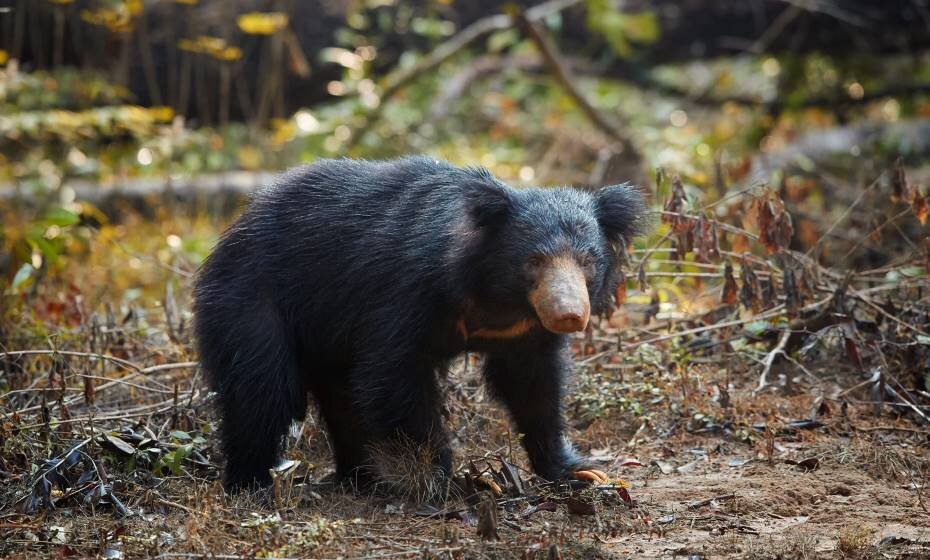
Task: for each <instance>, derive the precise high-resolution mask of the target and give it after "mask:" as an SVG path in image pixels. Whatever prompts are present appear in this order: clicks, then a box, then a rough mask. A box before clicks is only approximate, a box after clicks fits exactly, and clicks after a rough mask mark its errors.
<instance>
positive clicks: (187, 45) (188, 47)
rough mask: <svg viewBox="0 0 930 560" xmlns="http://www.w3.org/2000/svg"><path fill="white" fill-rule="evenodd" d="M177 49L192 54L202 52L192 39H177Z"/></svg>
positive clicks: (198, 44)
mask: <svg viewBox="0 0 930 560" xmlns="http://www.w3.org/2000/svg"><path fill="white" fill-rule="evenodd" d="M178 48H179V49H181V50H182V51H187V52H192V53H200V52H203V46H202V45H201V44H200V43H198V42H197V41H194V40H193V39H178Z"/></svg>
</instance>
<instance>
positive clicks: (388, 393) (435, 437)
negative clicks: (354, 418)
mask: <svg viewBox="0 0 930 560" xmlns="http://www.w3.org/2000/svg"><path fill="white" fill-rule="evenodd" d="M410 354H413V352H411V353H410ZM364 363H366V364H371V365H368V366H365V367H361V368H357V369H356V370H354V371H353V372H352V382H353V388H354V391H355V393H356V403H357V405H358V407H359V408H358V410H359V411H360V413H361V415H362V419H363V423H364V426H365V427H366V429H367V430H368V431H369V432H370V434H371V436H370V442H371V443H370V445H369V449H370V451H371V463H372V469H373V475H374V476H375V477H376V479H377V482H378V483H383V484H385V485H386V486H387V487H388V488H389V489H390V490H391V491H397V492H400V493H402V494H407V495H408V496H410V497H413V498H416V499H420V500H427V499H434V498H437V497H440V496H442V495H444V494H445V493H446V492H448V490H449V483H450V480H451V478H450V476H451V474H452V450H451V448H450V447H449V435H448V433H447V432H446V429H445V426H444V425H443V421H442V395H441V393H440V390H439V387H438V384H437V382H436V373H435V367H434V366H433V365H431V364H423V363H416V362H415V361H408V362H404V361H396V360H391V359H368V360H365V361H364ZM375 364H376V365H375Z"/></svg>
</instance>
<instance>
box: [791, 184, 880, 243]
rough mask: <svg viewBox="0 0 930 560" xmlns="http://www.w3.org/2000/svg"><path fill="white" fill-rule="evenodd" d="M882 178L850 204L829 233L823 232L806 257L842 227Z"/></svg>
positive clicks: (830, 228)
mask: <svg viewBox="0 0 930 560" xmlns="http://www.w3.org/2000/svg"><path fill="white" fill-rule="evenodd" d="M882 176H884V173H882V174H880V175H879V176H878V177H876V178H875V180H874V181H872V184H870V185H869V186H868V187H866V188H865V189H864V190H863V191H862V192H861V193H859V196H858V197H856V200H854V201H853V202H852V204H850V205H849V207H848V208H846V210H845V211H844V212H843V214H842V215H841V216H840V217H839V218H837V219H836V221H835V222H833V223H832V224H831V225H830V227H829V228H827V231H825V232H823V235H821V236H820V239H818V240H817V243H814V244H813V245H812V246H811V248H810V249H808V250H807V252H806V253H804V256H805V257H809V256H810V255H811V253H813V252H814V251H815V250H816V249H817V248H818V247H820V244H821V243H823V241H824V240H825V239H827V237H829V236H830V233H831V232H833V230H834V229H836V227H837V226H838V225H840V224H841V223H842V222H843V220H845V219H846V217H847V216H849V214H851V213H852V211H853V209H855V208H856V206H859V203H860V202H862V200H863V199H864V198H865V196H866V195H867V194H869V193H870V192H872V189H874V188H875V186H876V185H878V180H879V179H881V178H882Z"/></svg>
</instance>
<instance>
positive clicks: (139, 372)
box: [0, 350, 200, 414]
mask: <svg viewBox="0 0 930 560" xmlns="http://www.w3.org/2000/svg"><path fill="white" fill-rule="evenodd" d="M55 354H59V355H64V356H76V357H82V358H93V359H98V360H105V361H109V362H112V363H115V364H117V365H119V366H121V367H124V368H126V369H130V370H132V373H130V374H129V375H126V376H123V377H121V378H118V379H113V380H111V381H108V382H107V383H104V384H103V385H100V386H99V387H95V388H94V390H95V391H97V392H99V391H102V390H104V389H108V388H110V387H113V386H115V385H119V384H124V383H127V382H128V381H129V380H130V379H134V378H136V377H139V376H145V375H149V374H152V373H156V372H160V371H167V370H172V369H185V368H196V367H200V362H175V363H170V364H158V365H155V366H149V367H146V368H143V367H140V366H138V365H136V364H134V363H132V362H130V361H128V360H123V359H121V358H117V357H115V356H109V355H106V354H94V353H91V352H75V351H69V350H17V351H12V352H0V359H4V358H6V357H7V356H10V357H15V356H30V355H55ZM11 394H12V392H10V393H5V394H3V395H0V400H2V399H4V398H6V397H7V396H9V395H11ZM81 398H83V396H82V395H78V396H73V397H69V398H67V399H65V400H64V404H65V405H66V406H71V405H73V404H74V403H76V402H78V401H79V400H80V399H81ZM40 408H41V406H40V405H36V406H31V407H27V408H24V409H22V410H18V411H17V413H19V414H26V413H28V412H33V411H36V410H39V409H40Z"/></svg>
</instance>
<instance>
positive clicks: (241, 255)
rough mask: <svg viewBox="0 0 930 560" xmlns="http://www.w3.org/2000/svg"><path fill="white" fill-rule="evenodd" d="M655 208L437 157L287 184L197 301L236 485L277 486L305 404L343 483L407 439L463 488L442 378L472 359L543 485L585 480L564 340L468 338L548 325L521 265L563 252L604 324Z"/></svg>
mask: <svg viewBox="0 0 930 560" xmlns="http://www.w3.org/2000/svg"><path fill="white" fill-rule="evenodd" d="M644 211H645V207H644V202H643V199H642V196H641V194H640V193H639V192H638V191H637V190H636V189H634V188H632V187H629V186H623V185H621V186H615V187H607V188H604V189H602V190H600V191H598V192H596V193H587V192H583V191H580V190H575V189H571V188H554V189H541V188H530V189H513V188H510V187H508V186H507V185H505V184H503V183H502V182H500V181H499V180H497V179H496V178H494V177H493V176H492V175H491V174H490V173H489V172H488V171H487V170H485V169H480V168H466V169H460V168H456V167H453V166H452V165H450V164H447V163H443V162H439V161H435V160H432V159H427V158H423V157H412V158H406V159H400V160H396V161H390V162H365V161H352V160H326V161H319V162H317V163H314V164H312V165H308V166H304V167H301V168H298V169H294V170H292V171H290V172H288V173H285V174H284V175H283V176H282V177H281V178H280V180H279V181H277V183H276V184H274V185H272V186H270V187H268V188H266V189H264V190H262V191H261V192H259V193H257V194H256V195H255V197H254V200H253V201H252V203H251V205H250V206H249V208H248V209H247V210H246V211H245V213H244V214H243V215H242V216H241V217H240V218H239V219H238V221H236V223H235V224H234V225H233V226H232V227H231V228H230V229H229V230H228V231H227V232H226V233H225V234H224V235H223V237H222V239H221V240H220V242H219V244H218V245H217V247H216V249H215V250H214V252H213V254H212V255H211V256H210V257H209V258H208V259H207V261H206V262H205V263H204V265H203V267H202V269H201V271H200V273H199V276H198V279H197V284H196V289H195V315H196V338H197V345H198V348H199V352H200V358H201V361H202V363H203V366H204V368H205V370H206V372H207V374H208V376H209V381H210V383H211V385H212V388H213V389H214V390H215V391H216V392H217V393H218V398H219V404H220V408H221V410H220V412H221V414H222V419H223V423H222V443H223V449H224V451H225V454H226V473H225V483H226V485H227V487H228V488H239V487H242V486H251V485H254V484H256V483H257V484H267V483H268V482H269V474H268V469H269V468H270V467H271V466H272V465H273V464H274V463H275V461H276V459H277V457H278V455H279V453H280V451H281V442H282V438H283V436H284V434H285V432H286V431H287V429H288V426H289V425H290V423H291V422H292V421H294V420H299V419H302V418H303V417H304V415H305V413H306V408H307V395H308V393H310V394H312V395H313V397H314V398H315V400H316V402H317V403H318V406H319V409H320V412H321V414H322V417H323V419H324V420H325V422H326V425H327V427H328V430H329V433H330V437H331V439H332V444H333V448H334V450H335V455H336V464H337V474H338V475H339V476H341V477H351V478H357V477H359V476H364V475H365V474H366V466H367V465H369V464H370V456H369V450H370V449H371V448H372V446H373V445H376V444H378V443H383V442H387V441H390V440H391V438H396V437H398V436H399V435H402V436H404V437H405V438H409V439H410V440H412V441H414V442H421V443H423V444H426V445H430V446H431V447H433V448H434V449H435V450H436V453H435V454H434V456H435V461H436V465H434V466H436V467H439V469H441V471H442V472H445V473H449V472H450V471H451V468H452V465H451V451H450V449H449V443H448V437H447V434H446V431H445V428H444V427H443V422H442V419H441V413H440V411H441V408H442V407H441V401H442V395H441V394H440V390H439V388H438V384H437V377H436V376H437V371H442V370H443V369H444V367H445V366H446V365H447V364H448V362H449V361H450V360H451V359H452V358H454V357H455V356H456V355H457V354H460V353H461V352H463V351H466V350H469V351H478V352H484V353H486V355H487V368H486V372H485V375H486V378H487V381H488V383H489V384H490V386H491V387H492V388H493V391H494V393H495V394H496V395H497V396H498V397H499V398H500V399H501V400H502V401H503V403H504V404H505V405H506V406H507V407H508V409H509V410H510V413H511V415H512V417H513V420H514V422H515V423H516V427H517V429H518V431H519V432H520V433H522V434H525V439H524V443H525V446H526V450H527V452H528V454H529V458H530V461H531V463H532V466H533V468H534V469H535V470H536V472H537V473H538V474H540V475H541V476H543V477H545V478H547V479H551V480H555V479H560V478H563V477H566V476H567V475H568V474H569V472H570V471H571V470H572V469H575V468H577V467H578V466H579V465H580V462H579V460H578V458H577V457H576V456H575V455H574V454H573V452H572V450H571V446H570V445H568V444H567V443H566V441H565V440H564V438H563V420H562V413H561V406H560V401H561V397H562V394H563V386H564V378H565V376H566V375H567V374H568V373H569V371H570V365H571V363H570V359H569V355H568V353H567V343H568V336H566V335H560V334H554V333H551V332H549V331H547V330H545V329H544V328H542V326H540V325H538V324H536V325H535V326H533V327H532V328H530V329H529V330H528V331H527V332H526V333H524V334H522V335H520V336H514V337H511V338H508V339H482V338H480V337H475V338H470V337H468V336H467V329H463V327H462V325H463V324H467V325H469V326H472V325H473V326H475V327H480V328H491V329H493V328H498V329H500V328H506V327H507V326H508V325H512V324H514V323H516V322H518V321H522V320H526V319H531V320H532V319H535V314H534V310H533V308H532V306H531V305H530V304H529V303H528V301H527V292H528V290H529V289H530V288H531V286H530V282H529V280H528V278H527V274H526V268H525V265H524V263H526V262H527V260H528V259H529V258H530V257H532V256H536V255H551V254H556V253H560V254H563V255H564V254H569V255H571V256H573V257H575V258H576V259H582V258H583V257H585V258H584V259H583V262H585V265H586V267H585V276H586V278H587V285H588V290H589V298H590V302H591V308H592V312H593V313H599V312H603V311H604V310H605V309H606V308H607V307H608V305H609V304H610V298H611V296H612V294H613V292H614V290H615V288H616V286H617V283H618V280H619V276H618V274H619V273H618V270H619V261H620V260H621V259H622V250H623V246H624V245H625V244H626V243H627V242H628V241H629V239H630V237H631V236H632V235H634V234H635V233H636V229H637V224H639V223H641V219H640V218H641V217H642V215H643V213H644ZM579 262H582V261H579ZM463 322H464V323H463Z"/></svg>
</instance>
